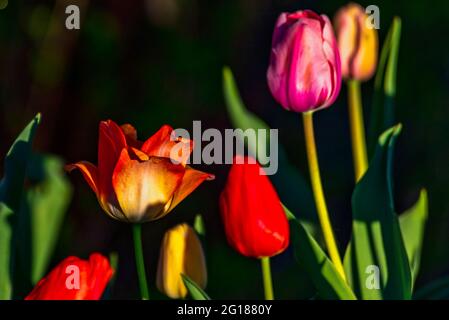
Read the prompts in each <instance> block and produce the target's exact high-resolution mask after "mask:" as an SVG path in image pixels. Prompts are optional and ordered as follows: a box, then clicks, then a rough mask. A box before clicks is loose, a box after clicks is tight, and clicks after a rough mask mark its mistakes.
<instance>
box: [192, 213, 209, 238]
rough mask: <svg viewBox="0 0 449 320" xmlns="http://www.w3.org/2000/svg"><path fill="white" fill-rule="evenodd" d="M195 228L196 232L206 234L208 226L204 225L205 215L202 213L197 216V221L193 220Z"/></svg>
mask: <svg viewBox="0 0 449 320" xmlns="http://www.w3.org/2000/svg"><path fill="white" fill-rule="evenodd" d="M193 228H194V229H195V231H196V233H198V234H199V235H201V236H203V237H204V236H205V235H206V227H205V225H204V220H203V216H202V215H201V214H197V215H196V216H195V221H194V222H193Z"/></svg>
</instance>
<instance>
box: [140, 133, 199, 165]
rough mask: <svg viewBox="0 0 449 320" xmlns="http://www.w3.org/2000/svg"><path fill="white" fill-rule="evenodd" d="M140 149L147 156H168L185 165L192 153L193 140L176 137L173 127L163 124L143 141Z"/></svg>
mask: <svg viewBox="0 0 449 320" xmlns="http://www.w3.org/2000/svg"><path fill="white" fill-rule="evenodd" d="M141 150H142V151H143V152H145V153H146V154H148V155H149V156H155V157H164V158H170V159H172V160H173V161H174V162H175V163H182V164H184V165H185V164H186V162H187V159H188V158H189V157H190V154H191V153H192V150H193V141H192V140H189V139H186V138H182V137H176V136H175V135H174V130H173V128H172V127H170V126H169V125H164V126H162V127H161V128H160V129H159V130H158V131H157V132H156V133H155V134H154V135H152V136H151V137H150V138H148V140H147V141H145V142H144V144H143V145H142V148H141Z"/></svg>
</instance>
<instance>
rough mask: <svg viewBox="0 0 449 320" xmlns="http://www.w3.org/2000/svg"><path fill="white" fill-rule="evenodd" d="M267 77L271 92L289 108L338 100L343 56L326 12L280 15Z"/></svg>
mask: <svg viewBox="0 0 449 320" xmlns="http://www.w3.org/2000/svg"><path fill="white" fill-rule="evenodd" d="M267 79H268V86H269V87H270V90H271V93H272V95H273V96H274V98H275V99H276V100H277V101H278V102H279V103H280V104H281V105H282V106H283V107H284V108H285V109H287V110H292V111H295V112H307V111H314V110H318V109H322V108H326V107H329V106H330V105H331V104H332V103H333V102H334V101H335V99H336V98H337V96H338V94H339V92H340V87H341V70H340V57H339V53H338V48H337V42H336V39H335V35H334V32H333V29H332V25H331V23H330V21H329V18H328V17H327V16H325V15H321V16H320V15H318V14H316V13H315V12H313V11H310V10H305V11H297V12H294V13H282V14H281V15H280V16H279V18H278V20H277V22H276V26H275V29H274V32H273V41H272V48H271V58H270V66H269V67H268V72H267Z"/></svg>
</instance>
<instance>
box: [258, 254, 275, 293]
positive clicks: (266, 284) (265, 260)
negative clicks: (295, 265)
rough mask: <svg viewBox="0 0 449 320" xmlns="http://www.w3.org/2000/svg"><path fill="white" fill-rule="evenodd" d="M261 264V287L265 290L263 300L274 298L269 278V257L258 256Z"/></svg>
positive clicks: (271, 282)
mask: <svg viewBox="0 0 449 320" xmlns="http://www.w3.org/2000/svg"><path fill="white" fill-rule="evenodd" d="M260 263H261V265H262V277H263V289H264V292H265V300H274V294H273V281H272V280H271V267H270V257H262V258H260Z"/></svg>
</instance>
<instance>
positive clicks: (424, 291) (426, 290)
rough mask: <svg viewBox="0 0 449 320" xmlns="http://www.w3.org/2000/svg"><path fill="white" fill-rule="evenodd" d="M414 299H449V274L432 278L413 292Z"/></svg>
mask: <svg viewBox="0 0 449 320" xmlns="http://www.w3.org/2000/svg"><path fill="white" fill-rule="evenodd" d="M413 299H414V300H447V299H449V276H445V277H442V278H440V279H437V280H434V281H432V282H431V283H429V284H427V285H426V286H424V287H422V288H420V289H419V290H417V291H416V292H415V293H414V294H413Z"/></svg>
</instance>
